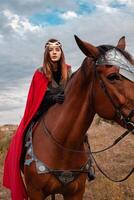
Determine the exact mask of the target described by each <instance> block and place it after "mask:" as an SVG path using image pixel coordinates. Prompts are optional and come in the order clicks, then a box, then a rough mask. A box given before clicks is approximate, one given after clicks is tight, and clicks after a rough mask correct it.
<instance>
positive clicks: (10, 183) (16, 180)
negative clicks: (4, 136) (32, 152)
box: [3, 70, 48, 200]
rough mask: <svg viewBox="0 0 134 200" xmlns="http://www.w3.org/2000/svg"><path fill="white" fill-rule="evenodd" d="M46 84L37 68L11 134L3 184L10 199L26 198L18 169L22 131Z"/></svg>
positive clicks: (31, 115)
mask: <svg viewBox="0 0 134 200" xmlns="http://www.w3.org/2000/svg"><path fill="white" fill-rule="evenodd" d="M47 85H48V79H47V78H46V76H45V74H43V73H42V72H40V71H39V70H37V71H36V72H35V74H34V76H33V79H32V82H31V86H30V89H29V93H28V98H27V103H26V108H25V112H24V116H23V118H22V120H21V123H20V125H19V127H18V129H17V131H16V133H15V135H14V136H13V139H12V141H11V144H10V147H9V150H8V153H7V156H6V159H5V165H4V176H3V185H4V186H5V187H7V188H9V189H10V190H11V197H12V200H27V199H28V197H27V192H26V189H25V186H24V183H23V179H22V176H21V170H20V158H21V152H22V145H23V138H24V133H25V130H26V128H27V126H28V125H29V123H30V122H31V120H32V118H33V116H34V115H35V113H36V112H37V110H38V108H39V106H40V104H41V102H42V100H43V97H44V95H45V92H46V89H47Z"/></svg>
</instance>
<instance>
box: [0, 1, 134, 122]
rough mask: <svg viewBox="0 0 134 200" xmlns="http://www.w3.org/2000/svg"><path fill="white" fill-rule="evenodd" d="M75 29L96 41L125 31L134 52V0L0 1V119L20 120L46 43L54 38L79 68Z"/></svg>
mask: <svg viewBox="0 0 134 200" xmlns="http://www.w3.org/2000/svg"><path fill="white" fill-rule="evenodd" d="M74 34H76V35H77V36H79V37H80V38H81V39H83V40H86V41H88V42H90V43H92V44H94V45H100V44H113V45H116V44H117V42H118V40H119V38H120V37H122V36H123V35H125V36H126V40H127V50H128V51H129V52H131V53H132V54H133V55H134V0H64V1H62V0H48V1H47V0H23V1H22V0H4V1H0V124H5V123H6V124H7V123H10V124H11V123H14V124H16V123H19V121H20V119H21V118H22V116H23V112H24V105H25V101H26V97H27V92H28V88H29V84H30V81H31V78H32V75H33V72H34V70H35V69H36V68H37V67H38V66H41V64H42V59H43V51H44V44H45V42H46V41H47V40H48V39H50V38H56V39H59V40H60V41H61V43H62V44H63V49H64V52H65V56H66V62H67V63H69V64H71V65H72V68H73V71H75V70H76V69H77V68H78V67H79V66H80V64H81V62H82V60H83V58H84V55H83V54H82V52H81V51H80V50H79V49H78V47H77V45H76V43H75V40H74Z"/></svg>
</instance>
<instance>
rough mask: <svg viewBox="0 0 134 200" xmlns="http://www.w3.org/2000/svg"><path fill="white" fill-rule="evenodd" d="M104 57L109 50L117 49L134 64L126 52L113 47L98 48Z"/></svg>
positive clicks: (102, 46)
mask: <svg viewBox="0 0 134 200" xmlns="http://www.w3.org/2000/svg"><path fill="white" fill-rule="evenodd" d="M97 48H98V49H99V51H100V52H101V54H102V55H104V54H105V53H106V52H107V51H108V50H110V49H113V48H115V49H116V50H118V51H120V52H121V54H122V55H124V57H125V58H126V59H127V60H129V62H131V63H133V58H132V56H131V55H130V54H129V53H128V52H127V51H125V50H122V49H119V48H118V47H115V46H112V45H100V46H98V47H97Z"/></svg>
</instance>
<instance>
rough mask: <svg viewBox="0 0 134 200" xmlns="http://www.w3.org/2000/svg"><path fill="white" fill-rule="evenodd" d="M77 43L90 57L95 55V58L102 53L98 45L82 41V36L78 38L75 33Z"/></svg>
mask: <svg viewBox="0 0 134 200" xmlns="http://www.w3.org/2000/svg"><path fill="white" fill-rule="evenodd" d="M74 37H75V40H76V43H77V45H78V47H79V48H80V49H81V51H82V52H83V53H84V54H85V55H86V56H88V57H91V56H93V57H94V58H97V57H98V56H99V54H100V52H99V50H98V49H97V47H95V46H93V45H91V44H89V43H87V42H85V41H82V40H81V39H80V38H78V37H77V36H76V35H74Z"/></svg>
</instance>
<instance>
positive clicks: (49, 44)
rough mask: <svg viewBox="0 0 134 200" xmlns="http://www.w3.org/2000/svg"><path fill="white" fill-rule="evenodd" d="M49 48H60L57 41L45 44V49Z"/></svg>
mask: <svg viewBox="0 0 134 200" xmlns="http://www.w3.org/2000/svg"><path fill="white" fill-rule="evenodd" d="M50 46H58V47H62V45H61V43H60V42H59V41H55V42H47V43H46V45H45V48H46V47H50Z"/></svg>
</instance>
